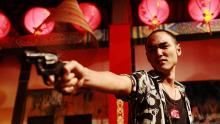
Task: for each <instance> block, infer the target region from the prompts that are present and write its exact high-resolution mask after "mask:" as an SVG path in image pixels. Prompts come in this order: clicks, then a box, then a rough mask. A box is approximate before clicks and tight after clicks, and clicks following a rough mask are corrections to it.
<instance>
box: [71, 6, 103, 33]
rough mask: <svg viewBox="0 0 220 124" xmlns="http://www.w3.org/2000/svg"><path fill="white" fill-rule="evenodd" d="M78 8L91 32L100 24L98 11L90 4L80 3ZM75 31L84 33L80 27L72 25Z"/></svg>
mask: <svg viewBox="0 0 220 124" xmlns="http://www.w3.org/2000/svg"><path fill="white" fill-rule="evenodd" d="M79 7H80V9H81V11H82V13H83V14H84V16H85V19H86V21H87V22H88V24H89V26H90V27H91V29H92V30H95V29H96V28H97V27H98V26H99V25H100V23H101V13H100V11H99V9H98V8H97V7H96V6H95V5H94V4H91V3H80V4H79ZM73 26H74V27H75V28H76V29H78V30H79V31H81V32H85V30H83V29H82V28H81V27H80V26H78V25H73Z"/></svg>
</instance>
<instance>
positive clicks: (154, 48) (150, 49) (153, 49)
mask: <svg viewBox="0 0 220 124" xmlns="http://www.w3.org/2000/svg"><path fill="white" fill-rule="evenodd" d="M155 50H156V47H149V48H148V51H149V52H153V51H155Z"/></svg>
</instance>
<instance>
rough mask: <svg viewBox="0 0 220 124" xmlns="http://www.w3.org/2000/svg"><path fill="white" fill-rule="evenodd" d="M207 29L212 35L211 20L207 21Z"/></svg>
mask: <svg viewBox="0 0 220 124" xmlns="http://www.w3.org/2000/svg"><path fill="white" fill-rule="evenodd" d="M206 27H207V31H208V32H209V34H210V35H212V29H211V24H210V22H208V23H206Z"/></svg>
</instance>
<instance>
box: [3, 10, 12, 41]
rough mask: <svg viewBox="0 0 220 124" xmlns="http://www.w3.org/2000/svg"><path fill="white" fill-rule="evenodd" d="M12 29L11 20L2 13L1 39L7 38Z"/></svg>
mask: <svg viewBox="0 0 220 124" xmlns="http://www.w3.org/2000/svg"><path fill="white" fill-rule="evenodd" d="M10 28H11V24H10V21H9V19H8V18H7V17H6V16H5V15H4V14H3V13H1V12H0V38H3V37H5V36H6V35H7V34H8V33H9V31H10Z"/></svg>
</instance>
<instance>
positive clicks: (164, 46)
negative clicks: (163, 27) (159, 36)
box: [160, 45, 169, 49]
mask: <svg viewBox="0 0 220 124" xmlns="http://www.w3.org/2000/svg"><path fill="white" fill-rule="evenodd" d="M168 47H169V46H168V45H162V46H160V48H161V49H167V48H168Z"/></svg>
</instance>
